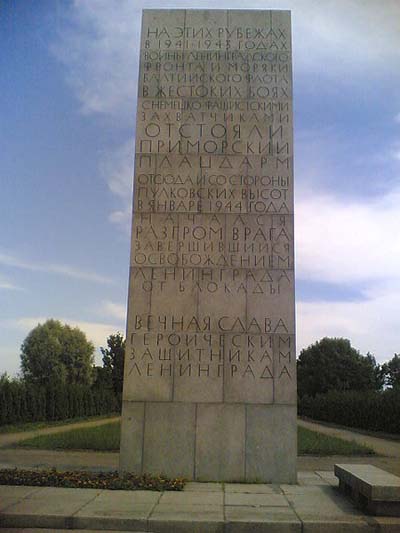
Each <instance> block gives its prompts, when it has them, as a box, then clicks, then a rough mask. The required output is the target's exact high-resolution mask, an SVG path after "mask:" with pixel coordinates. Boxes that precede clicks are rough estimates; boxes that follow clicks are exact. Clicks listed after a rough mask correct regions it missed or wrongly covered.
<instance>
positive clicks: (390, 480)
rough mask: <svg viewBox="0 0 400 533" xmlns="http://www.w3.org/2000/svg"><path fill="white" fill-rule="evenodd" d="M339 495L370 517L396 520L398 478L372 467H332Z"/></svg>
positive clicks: (399, 503) (399, 498) (398, 512)
mask: <svg viewBox="0 0 400 533" xmlns="http://www.w3.org/2000/svg"><path fill="white" fill-rule="evenodd" d="M334 472H335V475H336V477H337V478H338V479H339V489H340V491H341V492H342V493H343V494H345V495H346V496H349V497H350V498H351V499H352V500H353V501H354V503H355V504H356V505H357V507H359V508H360V509H362V510H363V511H365V512H367V513H368V514H371V515H374V516H376V515H379V516H396V517H400V477H398V476H394V475H393V474H390V473H389V472H385V471H384V470H381V469H380V468H376V467H375V466H373V465H369V464H366V465H353V464H342V465H335V470H334Z"/></svg>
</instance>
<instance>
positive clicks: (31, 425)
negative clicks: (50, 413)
mask: <svg viewBox="0 0 400 533" xmlns="http://www.w3.org/2000/svg"><path fill="white" fill-rule="evenodd" d="M119 415H120V413H114V414H110V415H98V416H81V417H78V418H68V419H67V420H56V421H54V422H46V421H45V422H24V423H21V424H8V425H5V426H0V434H3V433H21V432H22V431H34V430H35V429H44V428H52V427H56V426H66V425H68V424H76V423H77V422H90V421H91V420H104V418H112V417H114V416H119Z"/></svg>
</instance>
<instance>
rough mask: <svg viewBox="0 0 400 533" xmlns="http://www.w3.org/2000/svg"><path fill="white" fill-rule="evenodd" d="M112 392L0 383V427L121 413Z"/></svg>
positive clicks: (89, 388)
mask: <svg viewBox="0 0 400 533" xmlns="http://www.w3.org/2000/svg"><path fill="white" fill-rule="evenodd" d="M119 409H120V403H119V401H118V399H117V398H116V397H115V395H114V393H113V391H112V390H110V389H105V390H101V389H98V388H93V387H92V388H91V387H87V386H83V385H64V386H57V387H54V386H48V387H38V386H34V385H30V384H27V383H24V382H18V381H5V382H3V383H1V382H0V425H5V424H15V423H20V422H39V421H52V420H66V419H68V418H76V417H82V416H94V415H103V414H109V413H114V412H118V411H119Z"/></svg>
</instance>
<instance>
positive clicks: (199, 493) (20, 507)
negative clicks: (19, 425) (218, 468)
mask: <svg viewBox="0 0 400 533" xmlns="http://www.w3.org/2000/svg"><path fill="white" fill-rule="evenodd" d="M332 475H333V472H326V471H318V472H313V473H310V474H306V473H304V474H302V475H301V476H300V478H301V480H303V481H308V483H307V484H303V485H300V484H298V485H267V484H249V485H246V484H239V483H238V484H234V483H229V484H228V483H227V484H221V483H216V484H212V483H204V484H201V483H200V484H199V483H191V484H188V486H187V487H186V490H184V491H182V492H164V493H162V492H158V491H142V490H140V491H109V490H95V489H64V488H53V487H45V488H42V487H23V486H21V487H11V486H0V501H2V502H4V501H5V502H11V503H10V505H5V506H4V507H3V510H0V533H18V532H21V533H54V532H55V531H57V532H63V531H67V530H69V531H75V532H78V533H81V532H83V531H84V532H85V533H90V532H91V533H95V532H100V531H101V532H102V533H104V532H107V531H114V532H117V531H120V532H122V531H135V532H136V533H139V532H140V533H144V532H148V533H150V532H151V533H248V532H251V533H264V532H265V533H271V532H272V533H274V532H276V533H358V532H360V533H368V532H370V533H372V532H373V533H381V532H382V533H399V532H400V518H391V517H388V518H386V517H382V518H380V517H373V516H367V515H365V514H364V513H363V512H362V511H361V510H359V509H357V508H356V507H355V506H354V505H353V503H352V502H351V501H349V500H347V499H346V498H345V497H344V496H343V495H342V494H341V493H340V492H339V490H338V488H337V487H334V486H332V485H330V484H327V485H320V484H319V480H321V479H326V480H328V481H329V480H331V479H332ZM312 482H314V484H312Z"/></svg>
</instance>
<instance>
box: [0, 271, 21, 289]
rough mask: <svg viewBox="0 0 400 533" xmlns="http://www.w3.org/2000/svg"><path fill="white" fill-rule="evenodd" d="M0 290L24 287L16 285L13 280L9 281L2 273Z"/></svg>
mask: <svg viewBox="0 0 400 533" xmlns="http://www.w3.org/2000/svg"><path fill="white" fill-rule="evenodd" d="M0 290H6V291H23V290H25V289H23V288H22V287H19V286H18V285H15V284H14V283H12V282H11V281H9V280H8V279H7V278H5V277H4V276H2V275H0Z"/></svg>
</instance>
